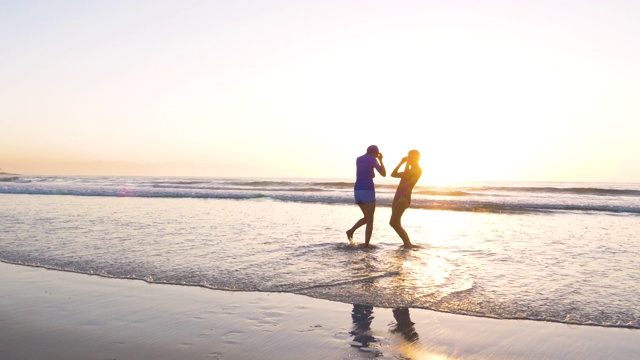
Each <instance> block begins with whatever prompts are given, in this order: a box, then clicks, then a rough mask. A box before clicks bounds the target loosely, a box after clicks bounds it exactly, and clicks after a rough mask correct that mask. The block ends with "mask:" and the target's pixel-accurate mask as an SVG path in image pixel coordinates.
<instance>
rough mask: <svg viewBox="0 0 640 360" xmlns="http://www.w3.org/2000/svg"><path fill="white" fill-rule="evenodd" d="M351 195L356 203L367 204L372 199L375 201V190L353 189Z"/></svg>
mask: <svg viewBox="0 0 640 360" xmlns="http://www.w3.org/2000/svg"><path fill="white" fill-rule="evenodd" d="M353 197H354V198H355V199H356V204H367V203H370V202H372V201H376V191H375V190H354V191H353Z"/></svg>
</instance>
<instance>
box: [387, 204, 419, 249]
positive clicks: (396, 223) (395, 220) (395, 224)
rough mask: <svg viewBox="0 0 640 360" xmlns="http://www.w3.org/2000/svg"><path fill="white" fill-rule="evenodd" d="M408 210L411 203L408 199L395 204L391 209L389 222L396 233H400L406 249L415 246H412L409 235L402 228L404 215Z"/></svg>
mask: <svg viewBox="0 0 640 360" xmlns="http://www.w3.org/2000/svg"><path fill="white" fill-rule="evenodd" d="M407 208H409V202H408V201H407V200H406V199H400V200H398V201H397V202H395V203H394V204H393V207H392V208H391V220H389V225H391V227H392V228H393V229H394V230H395V231H396V233H398V235H399V236H400V239H402V242H403V243H404V247H406V248H411V247H413V244H411V241H410V240H409V235H407V232H406V231H405V230H404V228H403V227H402V222H401V219H402V214H404V211H405V210H407Z"/></svg>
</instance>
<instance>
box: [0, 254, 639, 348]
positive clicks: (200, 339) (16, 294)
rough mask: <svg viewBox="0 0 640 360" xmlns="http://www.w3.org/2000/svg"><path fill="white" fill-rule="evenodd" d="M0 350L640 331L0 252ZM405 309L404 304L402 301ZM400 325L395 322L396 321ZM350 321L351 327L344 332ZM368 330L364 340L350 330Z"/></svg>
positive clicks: (584, 343)
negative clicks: (45, 262) (368, 310)
mask: <svg viewBox="0 0 640 360" xmlns="http://www.w3.org/2000/svg"><path fill="white" fill-rule="evenodd" d="M0 279H1V283H2V286H1V287H0V359H3V360H13V359H21V360H23V359H47V360H57V359H65V360H70V359H100V360H106V359H119V360H121V359H136V360H144V359H358V358H378V359H379V358H383V359H384V358H389V359H406V358H410V359H631V358H635V357H637V356H638V354H640V331H638V330H628V329H613V328H600V327H589V326H567V325H563V324H556V323H545V322H534V321H523V320H496V319H486V318H475V317H469V316H459V315H452V314H443V313H437V312H433V311H427V310H420V309H409V315H410V319H411V321H412V322H413V323H415V324H414V325H413V326H409V327H408V328H405V331H404V334H403V333H402V332H397V331H394V330H395V329H397V328H398V322H399V321H400V322H401V321H402V320H401V319H402V318H399V319H400V320H396V318H394V314H393V311H392V309H385V308H373V309H372V311H373V312H372V316H373V320H372V321H371V324H370V328H371V329H370V333H368V332H363V331H364V330H360V334H357V332H358V331H357V329H356V327H354V326H355V325H354V321H353V319H352V310H353V309H354V306H353V305H351V304H342V303H335V302H330V301H325V300H317V299H311V298H308V297H304V296H299V295H292V294H280V293H254V292H228V291H216V290H209V289H203V288H197V287H186V286H175V285H158V284H148V283H145V282H142V281H136V280H121V279H108V278H102V277H98V276H88V275H81V274H74V273H68V272H61V271H53V270H45V269H39V268H31V267H25V266H18V265H10V264H4V263H0ZM404 314H405V315H406V312H404ZM400 325H402V324H400ZM354 329H356V331H354ZM369 334H370V335H371V336H372V338H371V339H372V340H373V342H372V343H370V344H369V346H368V347H358V346H357V343H355V342H354V341H355V340H362V338H363V336H365V338H366V336H368V335H369Z"/></svg>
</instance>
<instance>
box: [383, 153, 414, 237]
mask: <svg viewBox="0 0 640 360" xmlns="http://www.w3.org/2000/svg"><path fill="white" fill-rule="evenodd" d="M419 161H420V152H419V151H418V150H411V151H409V154H408V155H407V157H404V158H402V160H401V161H400V163H399V164H398V166H396V168H395V169H393V172H391V177H394V178H400V184H398V189H397V190H396V196H395V197H394V198H393V203H392V204H391V220H390V221H389V225H391V227H392V228H393V229H394V230H395V231H396V232H397V233H398V235H399V236H400V238H401V239H402V242H403V243H404V247H406V248H411V247H413V244H411V241H409V235H407V232H406V231H404V228H403V227H402V223H401V222H400V219H401V218H402V214H404V211H405V210H407V209H408V208H409V205H411V192H412V191H413V187H414V186H415V185H416V183H417V182H418V179H420V176H422V168H421V167H420V164H418V162H419ZM404 163H406V165H405V167H404V171H402V172H400V171H399V170H400V167H401V166H402V164H404Z"/></svg>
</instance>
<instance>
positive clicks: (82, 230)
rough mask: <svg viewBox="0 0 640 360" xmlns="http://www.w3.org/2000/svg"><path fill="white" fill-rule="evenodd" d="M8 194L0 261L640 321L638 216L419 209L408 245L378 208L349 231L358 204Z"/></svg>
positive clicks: (474, 310)
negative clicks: (367, 233) (350, 234)
mask: <svg viewBox="0 0 640 360" xmlns="http://www.w3.org/2000/svg"><path fill="white" fill-rule="evenodd" d="M1 196H2V204H3V206H2V207H0V219H1V220H0V225H2V229H3V231H2V232H1V233H0V244H2V247H1V248H0V258H2V259H3V260H5V261H9V262H14V263H26V264H38V265H40V266H45V267H50V268H60V269H66V270H71V271H76V272H81V273H91V274H104V275H106V276H112V277H123V278H131V277H133V278H138V279H147V280H148V281H154V282H167V283H176V284H192V285H206V286H207V287H211V288H219V289H231V290H251V291H253V290H258V291H284V292H295V293H300V294H306V295H310V296H314V297H319V298H325V299H329V300H335V301H342V302H347V303H360V304H371V305H375V306H382V307H397V306H406V307H422V308H430V309H435V310H441V311H450V312H456V313H464V314H474V315H481V316H491V317H504V318H532V319H538V320H551V321H564V322H575V323H584V324H586V323H594V324H600V325H608V326H610V325H613V326H632V327H637V326H638V318H640V313H638V311H639V310H638V309H640V300H639V299H638V297H637V294H638V293H639V292H640V282H639V281H638V280H639V279H640V270H639V269H638V267H637V265H636V261H637V259H638V257H639V256H640V244H638V242H637V241H636V237H637V236H636V234H638V233H640V231H639V230H640V228H639V225H638V222H637V217H629V216H612V215H602V214H588V213H587V214H585V213H566V214H517V215H516V214H511V215H504V214H486V213H472V212H450V211H429V210H416V209H410V210H408V211H407V212H406V215H405V216H404V217H403V224H404V226H405V228H406V230H407V232H408V233H409V236H410V237H411V239H412V241H413V242H414V243H416V244H418V245H420V248H418V249H416V250H404V249H403V248H401V246H400V245H401V244H402V242H401V241H400V239H399V238H398V236H397V235H396V234H395V232H394V231H393V230H392V229H391V228H390V227H389V226H388V224H387V223H388V219H389V215H390V210H389V209H388V208H380V209H378V210H377V211H376V224H375V225H376V228H375V230H374V235H373V239H372V244H373V245H374V248H373V249H370V250H363V249H360V248H357V247H350V246H348V244H347V241H346V240H347V239H346V236H345V234H344V231H345V230H346V229H347V228H348V227H350V226H351V225H352V224H353V222H355V221H356V220H357V219H358V218H359V217H360V216H361V214H360V211H359V209H358V208H357V207H355V206H347V205H327V204H304V203H287V202H274V201H269V200H243V201H237V200H206V199H152V198H105V197H74V196H46V195H6V194H4V195H1ZM362 238H363V229H362V230H359V231H358V232H356V236H355V240H356V241H357V242H360V243H361V242H362ZM151 279H152V280H151Z"/></svg>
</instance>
